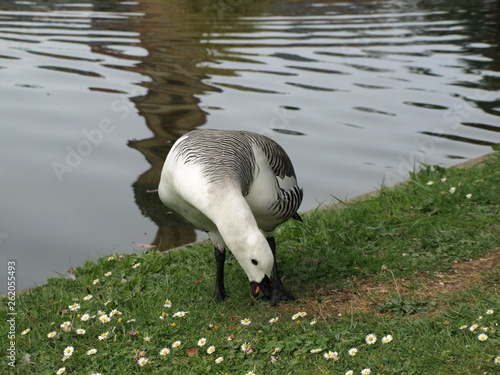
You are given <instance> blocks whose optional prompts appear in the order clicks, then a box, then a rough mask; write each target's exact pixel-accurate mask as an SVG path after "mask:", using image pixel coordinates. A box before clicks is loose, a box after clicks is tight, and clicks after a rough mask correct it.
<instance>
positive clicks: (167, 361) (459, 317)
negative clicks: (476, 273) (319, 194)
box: [0, 153, 500, 375]
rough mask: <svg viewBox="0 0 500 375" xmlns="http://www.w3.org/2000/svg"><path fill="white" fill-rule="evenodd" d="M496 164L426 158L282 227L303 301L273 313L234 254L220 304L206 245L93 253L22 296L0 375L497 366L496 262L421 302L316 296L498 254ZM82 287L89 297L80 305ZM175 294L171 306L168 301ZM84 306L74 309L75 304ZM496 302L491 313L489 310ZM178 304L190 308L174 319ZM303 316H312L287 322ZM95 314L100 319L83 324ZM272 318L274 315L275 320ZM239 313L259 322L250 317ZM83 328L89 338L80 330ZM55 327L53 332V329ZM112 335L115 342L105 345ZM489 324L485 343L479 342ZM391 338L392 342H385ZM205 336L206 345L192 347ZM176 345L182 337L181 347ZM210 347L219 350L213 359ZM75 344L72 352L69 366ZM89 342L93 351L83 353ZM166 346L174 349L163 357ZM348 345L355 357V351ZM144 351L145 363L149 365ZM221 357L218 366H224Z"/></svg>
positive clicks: (281, 246)
mask: <svg viewBox="0 0 500 375" xmlns="http://www.w3.org/2000/svg"><path fill="white" fill-rule="evenodd" d="M499 165H500V156H499V154H498V153H497V154H495V155H494V156H492V157H491V158H490V159H489V161H488V163H487V164H486V165H484V166H483V167H481V168H470V169H457V168H450V169H442V168H431V167H426V168H424V169H423V170H422V171H420V172H418V173H415V174H412V175H411V179H410V181H409V182H408V183H406V184H404V185H401V186H399V187H397V188H394V189H386V188H383V189H381V192H380V194H379V195H378V196H377V197H375V198H371V199H368V200H365V201H360V202H356V203H353V204H347V205H344V204H341V206H342V209H336V210H334V209H325V210H316V211H315V212H313V213H311V214H310V215H305V216H304V222H303V223H298V222H294V221H290V222H288V223H287V224H285V225H283V226H282V227H281V228H279V230H278V231H277V234H276V238H277V243H278V260H279V263H280V268H281V272H282V274H283V275H286V280H285V285H286V286H287V288H288V289H290V290H291V291H292V292H293V293H294V294H296V295H297V296H298V297H299V299H298V300H297V301H294V302H289V303H284V304H280V305H279V306H278V307H277V308H272V307H269V306H268V305H267V304H266V303H265V302H263V301H256V300H254V299H253V298H252V296H251V293H250V287H249V285H248V281H247V279H246V277H245V276H244V274H243V272H242V270H241V268H240V267H239V265H238V263H237V262H236V261H235V260H234V258H233V257H229V259H228V264H227V267H226V289H227V291H228V294H229V298H228V299H227V300H226V301H224V302H223V303H215V302H213V301H211V300H210V297H211V295H212V292H213V284H214V276H215V262H214V260H213V251H212V248H211V246H210V245H203V246H193V247H189V248H186V249H182V250H179V251H172V252H169V253H158V252H155V251H150V252H146V253H137V254H132V255H118V254H113V255H111V256H110V257H103V258H101V259H99V260H97V261H88V262H86V264H85V265H83V266H82V267H78V268H76V269H74V276H75V278H74V280H71V279H62V278H61V279H59V278H53V279H49V280H48V281H47V283H46V285H43V286H41V287H38V288H35V289H33V290H32V291H31V292H28V293H25V294H22V295H19V296H18V297H17V300H16V312H17V316H16V330H17V334H16V343H15V347H16V350H17V352H16V359H17V362H16V366H15V367H14V368H11V367H9V366H8V362H9V360H8V358H7V357H6V356H5V355H4V357H3V360H2V364H1V366H2V370H1V371H0V372H2V373H12V374H55V373H56V372H57V370H58V369H59V368H61V367H65V368H66V372H65V373H70V374H84V375H88V374H92V373H102V374H142V373H144V374H225V373H227V374H231V375H233V374H247V373H248V372H249V371H254V372H255V374H280V375H281V374H345V373H346V372H347V371H348V370H353V371H354V374H360V373H361V371H362V370H363V369H366V368H369V369H371V373H372V374H426V373H429V374H497V373H499V372H500V365H499V364H495V362H494V359H495V358H496V357H497V356H500V349H499V347H500V345H499V344H500V340H499V332H498V329H499V327H498V322H499V319H498V316H499V314H500V299H499V293H498V282H499V280H500V271H499V270H498V269H493V270H492V271H489V272H485V273H484V275H483V276H482V278H480V280H479V281H477V282H474V283H471V285H469V286H468V287H467V288H464V289H463V290H460V291H459V292H454V293H452V294H440V295H436V296H432V297H431V298H430V299H426V300H418V299H414V298H409V297H407V296H400V295H398V294H397V293H395V297H394V298H390V299H387V300H386V301H385V302H384V303H383V304H381V305H379V306H378V309H377V308H376V307H373V309H371V310H370V311H363V310H358V309H356V306H352V309H349V310H348V311H344V312H343V313H342V314H341V316H338V315H337V314H334V313H333V310H332V307H331V306H327V305H326V304H324V303H323V302H322V300H321V298H322V297H321V295H322V294H324V293H328V292H332V293H333V292H335V291H337V290H339V289H342V288H346V287H349V286H350V285H351V283H352V282H353V281H355V280H360V279H364V280H365V279H366V280H370V281H372V282H380V283H384V282H387V283H388V284H390V285H392V284H391V283H392V282H393V278H394V279H400V278H406V279H410V280H411V279H412V278H417V277H422V275H424V276H425V277H426V278H432V277H433V275H434V274H435V273H436V272H443V271H446V270H449V269H450V267H452V265H453V264H454V263H456V262H457V261H464V260H469V259H477V258H480V257H482V256H484V255H485V254H487V253H491V252H493V251H494V250H495V248H497V247H498V244H499V243H500V240H499V238H500V231H499V213H500V210H499V202H500V173H499V170H500V168H499ZM429 181H433V183H432V184H428V182H429ZM451 188H455V189H454V190H453V189H452V190H451V191H453V193H452V192H450V189H451ZM468 194H471V196H470V198H468V197H467V195H468ZM344 206H345V207H344ZM497 251H498V250H497ZM134 265H135V266H134ZM107 272H111V274H109V275H108V276H105V274H106V273H107ZM96 279H99V282H97V283H94V280H96ZM415 288H418V286H416V287H415ZM319 290H321V293H322V294H320V293H319ZM395 292H396V291H395ZM87 295H92V298H91V299H89V300H84V297H85V296H87ZM166 299H168V300H170V301H171V302H172V306H171V307H165V306H164V303H165V301H166ZM75 303H78V304H79V305H80V308H79V309H78V311H72V310H71V309H70V308H69V306H71V305H73V304H75ZM328 309H330V310H328ZM490 309H491V310H493V313H492V314H487V311H488V310H490ZM113 310H117V311H119V312H120V313H121V314H118V313H117V314H115V315H113V316H110V321H109V322H107V323H103V322H101V321H100V320H99V312H103V313H106V314H107V315H108V316H109V315H110V313H111V312H112V311H113ZM179 311H186V312H188V313H187V314H186V315H185V316H183V317H175V316H174V314H175V313H176V312H179ZM297 312H306V313H307V315H305V316H303V317H296V319H292V317H293V316H294V314H295V313H297ZM86 313H88V314H90V315H91V316H95V317H94V318H91V319H89V320H87V321H82V320H81V317H82V315H83V314H86ZM0 314H1V316H2V320H1V322H0V335H1V336H0V342H1V347H2V351H4V348H8V347H9V343H8V325H7V324H6V320H7V318H6V317H8V316H7V299H6V298H5V297H3V300H2V304H1V307H0ZM160 317H161V318H160ZM275 317H278V318H279V319H278V321H277V322H275V323H269V320H270V319H272V318H275ZM480 317H482V318H480ZM243 319H249V320H250V321H251V324H250V325H242V324H241V320H243ZM63 322H70V323H71V330H69V331H68V332H64V330H63V329H61V328H60V325H61V324H62V323H63ZM475 323H477V324H478V328H476V330H475V331H474V332H472V331H471V330H470V328H469V327H470V326H471V325H473V324H475ZM462 325H467V326H468V327H467V328H465V329H460V328H459V327H460V326H462ZM28 328H29V329H30V331H29V332H27V333H25V334H22V331H23V330H25V329H28ZM79 328H83V329H85V330H86V332H85V334H83V335H81V334H77V332H76V331H77V329H79ZM482 329H484V330H486V329H487V331H486V332H483V331H482ZM53 331H55V332H57V333H56V335H55V336H54V337H53V338H48V337H47V335H48V334H49V333H50V332H53ZM104 332H109V334H108V337H107V338H106V339H104V340H99V339H98V337H99V335H101V334H103V333H104ZM480 333H485V334H486V335H487V336H488V338H487V339H486V340H484V341H480V340H479V339H478V335H479V334H480ZM368 334H375V335H376V336H377V341H376V342H375V343H374V344H372V345H368V344H367V343H366V342H365V337H366V336H367V335H368ZM386 335H392V337H393V340H392V341H391V342H389V343H382V337H384V336H386ZM148 337H149V341H146V340H145V338H148ZM201 338H205V339H206V344H205V345H204V346H198V345H197V343H198V340H199V339H201ZM228 338H231V340H228ZM177 340H179V341H181V345H180V346H179V347H177V348H172V344H173V343H174V342H175V341H177ZM244 343H247V344H249V345H250V347H251V351H248V353H247V352H244V351H242V350H241V345H242V344H244ZM211 345H214V346H215V352H214V353H212V354H207V348H208V347H209V346H211ZM68 346H73V348H74V352H73V354H72V355H71V356H70V357H69V358H68V359H67V360H65V361H64V362H62V361H61V359H62V358H63V352H64V350H65V348H67V347H68ZM92 348H95V349H97V353H96V354H94V355H87V354H86V352H87V351H88V350H90V349H92ZM163 348H169V349H170V354H168V355H164V356H162V355H160V354H159V353H160V350H161V349H163ZM276 348H280V349H279V351H276ZM351 348H357V349H358V353H357V354H356V355H354V356H350V355H349V354H348V351H349V350H350V349H351ZM195 349H196V350H195ZM313 349H322V351H321V352H319V353H311V352H310V351H311V350H313ZM328 351H335V352H338V360H333V359H331V360H327V359H326V358H325V357H324V354H325V353H327V352H328ZM5 352H6V351H4V353H5ZM141 357H145V358H147V359H148V360H149V363H147V364H146V365H145V366H142V367H141V366H139V364H138V359H139V358H141ZM218 357H223V361H222V362H221V363H215V359H216V358H218Z"/></svg>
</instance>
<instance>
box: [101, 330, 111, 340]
mask: <svg viewBox="0 0 500 375" xmlns="http://www.w3.org/2000/svg"><path fill="white" fill-rule="evenodd" d="M108 336H109V332H104V333H101V334H100V335H99V340H100V341H102V340H104V339H107V338H108Z"/></svg>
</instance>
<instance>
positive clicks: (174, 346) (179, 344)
mask: <svg viewBox="0 0 500 375" xmlns="http://www.w3.org/2000/svg"><path fill="white" fill-rule="evenodd" d="M179 346H181V342H180V341H176V342H174V343H173V344H172V348H178V347H179Z"/></svg>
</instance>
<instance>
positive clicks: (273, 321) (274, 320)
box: [269, 317, 279, 324]
mask: <svg viewBox="0 0 500 375" xmlns="http://www.w3.org/2000/svg"><path fill="white" fill-rule="evenodd" d="M278 319H279V317H276V318H272V319H269V323H271V324H274V323H276V322H277V321H278Z"/></svg>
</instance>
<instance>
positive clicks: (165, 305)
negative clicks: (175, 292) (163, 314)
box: [163, 299, 172, 307]
mask: <svg viewBox="0 0 500 375" xmlns="http://www.w3.org/2000/svg"><path fill="white" fill-rule="evenodd" d="M163 307H172V301H170V300H169V299H166V300H165V303H164V304H163Z"/></svg>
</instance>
